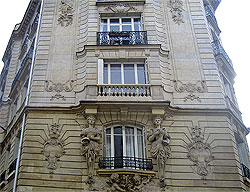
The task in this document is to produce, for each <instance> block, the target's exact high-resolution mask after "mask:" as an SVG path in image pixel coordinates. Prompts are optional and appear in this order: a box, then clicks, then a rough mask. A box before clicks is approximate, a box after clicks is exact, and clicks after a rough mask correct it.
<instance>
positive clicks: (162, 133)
mask: <svg viewBox="0 0 250 192" xmlns="http://www.w3.org/2000/svg"><path fill="white" fill-rule="evenodd" d="M161 124H162V117H160V116H156V117H154V126H155V127H154V128H153V129H151V130H150V132H149V133H148V136H147V138H148V141H149V142H151V148H150V153H151V155H152V157H153V158H154V159H156V162H157V168H158V175H159V179H160V187H162V188H164V187H166V182H165V166H166V161H167V159H168V158H169V155H170V153H171V149H170V146H169V144H170V136H169V134H168V132H167V130H166V129H165V128H163V127H162V126H161Z"/></svg>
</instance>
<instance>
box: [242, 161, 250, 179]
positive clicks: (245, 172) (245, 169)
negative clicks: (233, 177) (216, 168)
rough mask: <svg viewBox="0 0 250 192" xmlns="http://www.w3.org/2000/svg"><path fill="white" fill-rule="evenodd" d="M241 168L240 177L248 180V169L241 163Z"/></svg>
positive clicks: (249, 174)
mask: <svg viewBox="0 0 250 192" xmlns="http://www.w3.org/2000/svg"><path fill="white" fill-rule="evenodd" d="M241 168H242V174H243V175H242V176H243V177H247V178H248V179H250V170H249V169H248V167H247V166H245V165H244V164H242V163H241Z"/></svg>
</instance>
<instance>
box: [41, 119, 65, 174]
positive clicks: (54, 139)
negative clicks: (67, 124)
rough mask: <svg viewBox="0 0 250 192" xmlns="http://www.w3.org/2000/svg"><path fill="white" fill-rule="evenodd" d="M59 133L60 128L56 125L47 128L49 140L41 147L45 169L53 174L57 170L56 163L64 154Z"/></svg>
mask: <svg viewBox="0 0 250 192" xmlns="http://www.w3.org/2000/svg"><path fill="white" fill-rule="evenodd" d="M60 133H61V126H60V125H58V124H57V123H55V124H53V125H51V126H49V138H48V139H47V140H46V141H45V143H44V147H43V151H42V152H43V154H44V156H45V160H46V161H47V164H46V167H47V168H48V169H49V170H50V173H53V171H54V170H56V169H57V161H59V158H60V157H61V156H62V155H63V154H65V151H64V143H63V141H62V140H61V139H60V138H59V136H60Z"/></svg>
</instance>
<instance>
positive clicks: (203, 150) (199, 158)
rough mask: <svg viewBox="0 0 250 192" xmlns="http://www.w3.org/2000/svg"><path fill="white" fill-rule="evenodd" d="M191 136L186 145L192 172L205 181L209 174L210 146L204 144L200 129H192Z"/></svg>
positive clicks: (211, 156) (211, 158) (211, 157)
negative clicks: (190, 140) (192, 163)
mask: <svg viewBox="0 0 250 192" xmlns="http://www.w3.org/2000/svg"><path fill="white" fill-rule="evenodd" d="M191 135H192V142H191V143H190V144H188V145H187V149H188V158H189V159H190V161H193V162H194V166H192V168H193V170H194V171H195V172H196V173H197V174H198V175H200V176H201V177H202V179H203V180H204V181H205V179H206V176H207V175H208V174H209V172H210V169H209V165H210V163H211V161H212V160H213V155H212V151H211V146H210V145H209V143H205V142H204V133H202V132H201V128H200V127H197V126H195V127H193V128H192V129H191Z"/></svg>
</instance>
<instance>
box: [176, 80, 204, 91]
mask: <svg viewBox="0 0 250 192" xmlns="http://www.w3.org/2000/svg"><path fill="white" fill-rule="evenodd" d="M174 87H175V90H176V91H177V92H180V93H182V92H185V91H186V92H189V93H194V92H198V93H204V92H205V91H206V83H205V81H197V82H196V83H190V82H188V83H183V82H181V81H179V80H174Z"/></svg>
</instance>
